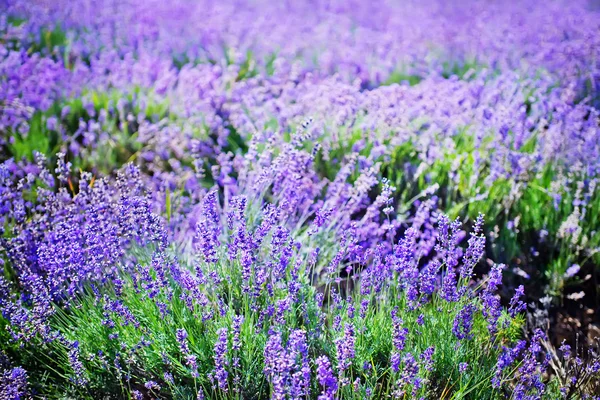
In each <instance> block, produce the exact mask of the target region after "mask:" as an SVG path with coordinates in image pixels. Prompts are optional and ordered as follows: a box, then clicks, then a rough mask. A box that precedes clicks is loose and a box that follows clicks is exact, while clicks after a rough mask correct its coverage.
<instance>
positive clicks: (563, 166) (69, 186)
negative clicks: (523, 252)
mask: <svg viewBox="0 0 600 400" xmlns="http://www.w3.org/2000/svg"><path fill="white" fill-rule="evenodd" d="M5 3H6V4H3V5H4V6H5V7H3V9H2V10H0V150H1V154H2V155H1V156H0V272H1V273H0V311H1V313H2V318H1V319H2V321H0V322H2V325H3V326H4V324H5V325H6V331H7V336H6V337H7V338H9V339H10V346H13V345H16V346H18V347H19V348H21V349H23V352H26V351H37V350H32V349H36V348H37V347H39V348H42V347H41V345H40V343H42V344H43V345H44V346H55V347H56V348H57V349H58V350H56V351H58V352H60V351H62V352H63V355H64V359H65V360H66V361H67V364H68V366H65V367H63V369H64V370H65V371H67V372H66V375H69V383H68V384H69V385H71V386H73V387H86V385H88V384H89V383H90V382H92V381H93V380H94V379H96V377H95V374H94V372H95V371H93V368H95V367H97V366H98V365H102V371H103V372H102V373H104V372H106V375H107V376H109V375H110V374H112V373H113V372H115V374H114V376H117V377H118V379H117V380H118V384H119V385H122V384H123V382H126V383H127V387H128V389H127V390H129V391H130V394H131V395H132V396H133V397H134V398H143V397H144V396H145V395H146V394H149V393H154V394H156V393H158V392H162V391H166V390H170V389H169V388H170V387H171V386H175V385H179V383H182V384H183V385H185V384H187V383H189V378H190V376H189V375H191V377H192V378H193V381H194V382H193V384H194V387H195V389H196V393H198V398H201V397H203V396H204V394H205V393H206V395H207V396H209V397H210V396H216V397H219V396H221V397H222V396H238V397H244V396H249V397H253V396H254V397H260V395H256V396H255V393H249V392H248V393H246V392H245V391H244V390H256V391H260V390H262V389H260V388H264V387H267V386H268V388H269V389H268V395H269V396H271V398H274V399H284V398H293V399H305V398H309V397H311V396H315V395H316V393H315V391H314V390H315V388H317V390H318V393H319V398H320V399H323V400H325V399H333V398H337V397H343V396H345V395H346V393H347V392H348V391H350V390H354V391H355V392H356V393H357V395H361V396H362V395H364V396H365V397H370V396H371V395H372V394H373V393H372V391H373V390H375V391H379V390H381V391H385V393H387V394H390V393H392V394H393V395H394V396H396V397H412V398H417V397H419V396H425V395H427V394H428V393H429V392H428V390H429V388H428V385H429V384H430V381H429V378H431V376H434V375H435V374H439V373H440V371H437V370H436V369H438V368H439V366H440V365H443V363H444V362H446V361H447V360H445V359H444V357H447V351H445V350H444V349H445V348H447V347H450V346H454V348H455V349H460V351H456V352H455V353H456V354H454V353H453V354H451V356H452V357H453V358H452V359H453V360H455V361H456V363H455V365H454V366H453V368H457V369H458V371H459V373H460V375H461V376H463V377H464V376H469V377H470V376H471V374H475V373H477V372H478V371H476V368H471V367H472V366H474V365H477V364H478V360H476V359H473V360H467V361H468V362H466V361H463V359H462V358H461V359H459V358H460V357H461V356H462V355H461V354H462V352H463V351H468V349H469V348H470V347H469V346H473V345H474V344H473V343H479V342H477V341H476V340H474V339H477V340H481V339H482V337H485V340H484V341H485V345H484V346H482V347H483V348H482V349H481V352H482V353H481V354H483V353H485V355H486V356H490V357H492V356H493V357H494V358H495V361H496V366H495V369H494V371H488V373H487V376H491V375H492V374H493V378H492V382H491V383H489V384H490V386H493V387H494V388H496V389H499V390H508V389H509V388H510V389H513V391H514V395H513V396H514V397H515V398H539V397H540V396H542V394H543V393H544V391H545V390H546V385H545V382H544V379H545V374H546V372H547V370H548V366H549V365H550V360H549V359H548V358H547V356H546V353H545V351H544V347H543V346H544V343H546V342H547V338H546V337H545V336H544V334H543V332H541V331H535V332H534V336H533V338H532V339H531V340H529V341H525V340H522V341H517V342H516V343H515V342H513V341H512V337H510V336H511V335H507V334H506V332H505V331H507V330H511V331H514V330H516V329H508V328H514V327H515V326H516V325H519V324H520V320H521V319H520V318H518V315H519V314H521V313H523V312H524V311H526V310H527V306H526V303H525V301H526V300H525V293H524V290H525V289H524V286H518V287H517V288H516V291H515V294H514V297H512V299H510V300H508V299H507V302H506V303H507V311H506V312H503V310H504V309H503V307H502V304H503V303H502V299H501V297H500V295H501V294H502V295H503V294H504V293H505V292H504V291H501V290H500V287H501V285H502V278H503V270H505V269H506V268H505V266H504V265H502V264H494V266H493V267H492V269H491V271H490V272H489V274H488V276H487V277H485V276H484V277H482V268H480V267H481V264H480V261H481V260H482V259H484V257H486V256H489V254H491V253H490V251H489V250H490V248H492V251H493V252H502V251H503V250H502V247H501V246H500V245H499V246H500V247H498V248H497V247H495V246H497V242H496V241H495V239H497V238H498V236H499V235H500V234H502V235H503V234H505V233H506V232H508V235H516V234H517V233H518V232H519V229H521V226H522V225H519V224H520V223H521V224H522V222H521V221H522V220H523V219H526V217H527V216H526V215H523V214H524V213H526V211H522V210H520V209H518V208H512V207H513V205H514V204H520V203H519V201H521V200H522V199H523V198H528V197H527V196H529V197H531V192H530V190H537V191H539V192H540V193H542V194H543V196H542V194H539V193H537V194H536V196H538V195H539V196H542V197H543V198H544V199H545V200H540V201H539V202H540V204H541V203H542V202H543V201H547V204H550V203H553V204H554V206H555V207H556V210H555V211H556V215H562V214H560V213H563V212H564V213H567V214H568V215H569V216H568V218H566V220H563V221H551V218H546V219H540V220H543V221H544V223H543V224H544V226H543V227H541V226H538V225H540V223H537V222H536V223H531V226H535V229H536V230H538V231H539V230H540V229H544V232H546V233H547V231H545V229H546V228H548V229H550V228H549V227H548V226H546V225H552V226H554V225H555V226H556V227H555V229H554V228H553V229H554V231H555V232H554V233H553V235H554V236H555V237H553V239H556V242H557V243H560V245H561V246H562V247H561V248H562V249H568V251H570V252H572V254H576V255H577V256H581V255H584V256H585V257H588V256H590V257H593V256H594V255H595V254H596V253H597V249H596V248H595V247H594V246H595V245H594V244H593V243H595V242H594V240H596V236H595V235H596V233H597V232H596V231H590V230H589V229H586V228H585V227H584V226H583V225H584V224H583V222H582V221H586V218H587V220H589V219H590V218H591V219H593V218H594V216H597V212H596V211H597V210H595V209H594V206H595V200H596V199H597V194H596V186H597V178H598V175H600V162H599V160H600V141H599V140H598V138H599V137H600V125H599V124H598V118H599V116H600V113H599V112H598V109H597V101H598V85H599V84H600V62H599V60H600V35H598V29H599V27H600V22H599V21H600V18H599V17H600V13H599V11H598V10H593V9H591V8H589V7H588V5H587V4H586V2H585V1H583V0H581V1H580V0H575V1H572V2H570V3H569V4H565V3H564V2H563V1H562V0H556V1H550V2H549V3H548V2H547V3H544V4H541V3H540V4H535V3H532V2H529V1H525V0H522V1H521V0H519V1H515V2H511V3H510V4H499V3H498V4H495V3H485V4H484V3H481V2H478V1H474V0H473V1H471V0H467V1H466V2H464V4H462V3H461V4H457V5H454V6H452V7H451V6H448V4H446V3H445V2H443V1H439V0H433V1H432V2H427V3H426V4H425V3H423V4H422V2H418V1H413V0H410V1H408V2H405V3H403V4H402V5H397V4H393V2H386V1H379V0H376V1H374V2H365V1H349V2H345V3H344V2H337V3H336V4H333V3H331V2H326V3H323V4H313V3H314V2H311V3H310V4H309V3H307V4H302V3H301V2H286V3H285V4H280V2H275V1H272V0H259V1H256V2H251V3H248V4H240V3H239V2H230V1H224V2H214V1H208V0H200V1H198V2H193V4H192V2H189V1H186V0H175V1H173V2H169V4H163V3H162V2H160V1H157V0H149V1H138V0H134V1H127V2H115V1H112V0H110V1H109V0H100V1H91V0H77V1H65V0H57V1H54V2H45V1H38V0H34V1H24V0H8V1H5ZM92 11H93V12H92ZM265 32H268V35H265ZM36 150H37V151H36ZM50 164H52V165H53V167H49V165H50ZM440 171H442V172H440ZM547 180H550V181H552V182H553V183H552V184H548V185H547V186H548V187H545V188H542V190H539V188H538V184H537V183H536V182H540V181H544V182H545V181H547ZM532 188H533V189H532ZM497 193H500V194H497ZM494 196H500V197H501V198H498V199H496V198H491V199H490V197H494ZM595 196H596V197H595ZM546 197H547V199H546ZM490 202H494V203H497V204H493V206H491V207H490V209H492V210H495V209H496V208H498V209H499V210H500V211H499V212H498V213H497V214H496V216H497V219H498V221H495V220H491V221H488V223H489V224H490V225H493V224H497V226H496V227H495V228H494V229H493V231H492V233H491V234H490V235H489V237H490V238H491V239H493V240H491V241H487V240H486V235H485V234H484V227H485V223H484V218H483V215H482V214H480V215H479V216H478V217H477V218H476V219H475V218H474V216H475V215H477V207H479V205H485V204H488V203H490ZM495 206H498V207H496V208H495ZM467 209H468V210H467ZM442 210H449V213H450V214H451V215H453V216H454V215H457V214H460V215H471V216H473V218H470V219H469V223H470V224H472V226H473V227H472V230H471V233H470V235H469V236H467V234H466V233H465V232H464V231H463V230H462V229H461V223H460V220H459V219H458V218H457V219H454V220H451V219H450V217H448V216H447V215H445V214H443V213H442ZM474 210H475V214H473V211H474ZM565 210H566V211H565ZM463 212H464V214H463ZM501 212H504V214H502V215H501ZM515 212H516V213H517V214H518V215H513V214H514V213H515ZM486 214H488V215H489V213H488V212H487V211H486ZM533 214H534V213H533V212H532V215H533ZM537 214H539V213H537ZM537 214H536V215H537ZM552 215H554V214H552ZM453 218H454V217H453ZM530 219H535V217H533V216H532V217H531V218H530ZM547 221H550V222H547ZM538 222H539V221H538ZM501 231H502V232H501ZM505 231H506V232H505ZM527 233H529V232H527ZM463 241H466V245H465V244H463ZM561 251H563V250H561ZM569 254H571V253H569ZM507 258H509V257H507ZM569 260H570V258H569ZM490 265H492V264H491V263H490ZM566 265H571V267H570V268H568V269H566V271H563V272H560V273H559V274H558V275H560V279H567V278H574V277H576V276H577V275H578V274H579V271H584V270H585V269H586V268H588V266H587V265H586V264H585V263H583V262H582V263H581V266H580V264H573V263H572V262H571V261H569V263H568V264H566ZM565 268H566V266H565ZM515 286H516V285H515ZM88 299H89V300H90V303H89V304H88V303H87V300H88ZM86 307H87V308H86ZM80 310H85V311H86V312H87V311H89V312H90V321H92V322H90V324H93V323H94V322H93V321H96V320H95V319H93V318H92V316H93V317H94V318H95V317H98V318H96V319H97V320H99V321H100V322H99V324H100V326H99V328H98V329H97V332H101V335H100V334H98V335H100V336H102V335H104V336H106V337H104V336H102V337H99V338H98V340H97V343H96V341H94V343H91V342H92V341H91V340H90V339H89V336H90V335H88V336H86V335H84V334H82V333H81V332H83V331H84V327H70V328H65V326H63V325H61V324H65V323H68V322H69V321H71V318H73V320H74V319H75V318H76V316H77V315H79V314H78V312H79V311H80ZM95 311H97V314H94V312H95ZM65 315H66V316H67V317H65ZM437 316H440V318H437ZM434 317H436V318H434ZM444 318H446V320H447V321H451V322H450V323H447V326H444V327H442V328H443V329H440V326H439V324H440V323H441V322H440V321H446V320H445V319H444ZM65 321H66V322H65ZM223 321H231V326H229V327H224V324H223ZM447 321H446V322H447ZM150 322H153V323H154V324H155V325H154V327H157V326H158V327H161V328H158V329H157V330H156V331H153V330H152V328H148V327H147V326H146V325H151V324H150ZM481 322H483V324H485V323H487V331H486V330H485V329H483V331H484V332H482V330H481V329H480V326H482V325H481ZM513 325H514V326H513ZM165 326H169V327H171V328H165ZM71 328H72V329H71ZM92 328H94V327H92ZM162 328H164V329H167V330H168V329H172V330H171V334H166V333H165V331H161V329H162ZM409 328H410V329H409ZM68 329H71V330H72V331H73V335H75V333H78V334H79V335H80V336H73V335H71V334H69V335H65V330H68ZM90 329H91V328H90ZM432 330H435V331H434V332H432ZM438 331H444V332H446V333H447V335H446V336H447V337H444V338H443V340H444V341H446V342H445V344H446V346H441V347H439V344H440V343H438V342H439V341H441V340H442V339H440V338H439V337H437V336H436V335H437V333H438ZM188 332H189V334H188ZM192 332H193V333H192ZM196 335H198V337H196ZM248 335H252V337H248ZM378 335H380V337H378V340H373V338H374V337H376V336H378ZM67 337H68V338H69V339H67ZM132 338H134V339H132ZM432 338H435V339H432ZM487 339H490V340H487ZM131 342H133V343H131ZM161 344H162V346H163V348H159V349H158V351H159V353H158V354H161V358H162V362H163V364H164V367H165V371H160V373H159V374H155V372H156V369H155V368H157V367H156V366H155V364H157V362H156V360H155V359H154V358H156V357H154V358H153V359H152V361H151V363H152V368H148V370H144V369H143V368H144V366H147V364H144V363H149V362H150V361H149V357H148V356H147V355H146V350H147V353H149V354H157V353H156V350H157V348H156V346H160V345H161ZM263 345H264V346H263ZM477 345H478V344H477ZM3 346H4V345H3ZM7 346H8V345H7ZM94 346H98V347H102V346H103V347H102V348H101V349H96V348H95V347H94ZM7 348H8V347H7ZM211 349H212V353H211ZM96 350H99V351H96ZM246 350H252V352H250V351H246ZM478 350H479V349H478ZM2 351H4V347H2ZM562 351H563V353H564V354H565V357H567V358H568V357H569V355H567V354H568V353H569V350H568V349H567V348H566V347H564V348H563V349H562ZM109 353H110V356H109V355H107V354H109ZM248 354H251V356H252V357H255V358H256V359H253V360H252V362H248V359H247V358H248V357H249V356H248ZM257 354H262V358H261V357H256V355H257ZM365 354H367V355H365ZM477 354H480V353H477ZM109 357H110V358H109ZM23 360H25V361H26V358H23ZM261 363H262V364H261ZM7 365H8V364H7ZM12 365H13V363H12V362H11V363H10V367H6V368H5V366H4V365H3V366H2V381H1V383H2V396H3V398H4V397H7V398H15V399H17V398H26V397H27V396H29V393H30V388H29V386H28V384H27V381H28V379H29V382H30V383H31V382H33V381H32V376H35V377H38V376H39V375H37V374H39V373H40V371H37V370H36V369H35V368H37V367H35V368H33V369H29V367H28V366H27V371H28V372H25V370H24V369H23V368H21V367H13V366H12ZM14 365H20V364H18V363H17V364H14ZM256 365H259V367H256ZM592 365H594V366H595V365H596V364H592ZM360 366H363V368H362V370H361V368H360ZM364 366H368V368H364ZM243 368H249V369H253V370H252V371H253V372H254V373H256V372H257V371H260V370H262V371H263V372H264V375H265V377H266V382H259V383H257V384H256V385H254V386H252V385H253V383H252V384H248V382H245V380H247V379H245V378H244V377H245V376H247V375H246V374H247V372H248V371H242V369H243ZM182 371H183V372H185V374H184V373H183V372H182ZM381 371H387V372H386V373H385V374H386V375H385V379H381V376H378V375H377V374H380V373H381ZM42 372H43V371H42ZM442 372H443V373H447V371H442ZM185 375H188V376H185ZM99 376H100V375H99ZM102 376H104V375H102ZM110 376H112V375H110ZM315 377H316V378H315ZM451 378H453V377H451ZM378 379H379V381H378V382H376V384H375V385H373V382H375V381H377V380H378ZM176 381H177V383H175V382H176ZM382 381H385V382H389V385H390V387H387V388H383V386H382V385H383V384H382ZM486 383H487V382H486ZM386 384H387V383H386ZM350 385H352V386H350ZM378 385H379V386H378ZM482 385H483V384H482ZM246 386H248V387H250V389H248V387H246ZM459 386H460V385H458V386H456V385H455V386H452V385H450V386H448V387H459ZM563 386H565V388H567V389H565V390H570V389H569V388H570V387H574V386H575V383H572V384H571V386H568V385H563ZM256 388H259V389H256ZM265 390H266V389H265ZM490 390H492V389H490ZM377 394H380V393H379V392H378V393H377ZM261 395H264V393H261ZM75 397H76V396H75Z"/></svg>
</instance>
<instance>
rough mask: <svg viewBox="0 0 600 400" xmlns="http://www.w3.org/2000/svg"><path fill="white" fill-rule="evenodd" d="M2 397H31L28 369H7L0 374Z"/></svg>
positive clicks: (21, 399)
mask: <svg viewBox="0 0 600 400" xmlns="http://www.w3.org/2000/svg"><path fill="white" fill-rule="evenodd" d="M0 398H2V399H7V400H8V399H10V400H25V399H28V398H30V393H29V390H28V384H27V371H25V370H24V369H23V368H21V367H15V368H11V369H7V370H5V371H3V372H2V375H0Z"/></svg>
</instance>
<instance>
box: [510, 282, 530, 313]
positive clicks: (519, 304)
mask: <svg viewBox="0 0 600 400" xmlns="http://www.w3.org/2000/svg"><path fill="white" fill-rule="evenodd" d="M523 296H525V288H524V287H523V285H520V286H519V287H518V288H516V289H515V294H514V296H513V297H512V298H511V299H510V307H509V308H508V312H509V313H510V316H511V317H513V318H514V317H515V316H516V315H517V314H518V313H520V312H523V311H524V310H525V309H526V308H527V306H526V305H525V303H524V302H523V301H522V300H521V298H522V297H523Z"/></svg>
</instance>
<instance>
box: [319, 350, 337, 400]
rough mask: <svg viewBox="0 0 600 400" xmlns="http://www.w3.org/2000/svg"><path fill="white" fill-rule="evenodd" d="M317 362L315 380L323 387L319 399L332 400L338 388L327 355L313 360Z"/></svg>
mask: <svg viewBox="0 0 600 400" xmlns="http://www.w3.org/2000/svg"><path fill="white" fill-rule="evenodd" d="M315 363H316V364H317V380H318V381H319V384H320V385H321V386H322V387H323V391H322V392H321V394H320V395H319V400H333V399H334V396H335V393H336V392H337V390H338V382H337V379H336V377H335V376H334V374H333V371H332V370H331V363H330V362H329V359H328V358H327V356H320V357H318V358H317V359H316V360H315Z"/></svg>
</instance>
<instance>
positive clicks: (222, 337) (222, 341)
mask: <svg viewBox="0 0 600 400" xmlns="http://www.w3.org/2000/svg"><path fill="white" fill-rule="evenodd" d="M227 340H228V332H227V328H220V329H219V330H217V341H216V343H215V346H214V360H215V369H214V370H213V372H212V373H211V379H214V380H215V381H216V382H217V385H218V386H219V389H221V390H222V391H223V392H225V393H227V390H228V381H227V378H228V376H229V373H228V372H227V366H228V361H227Z"/></svg>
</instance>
